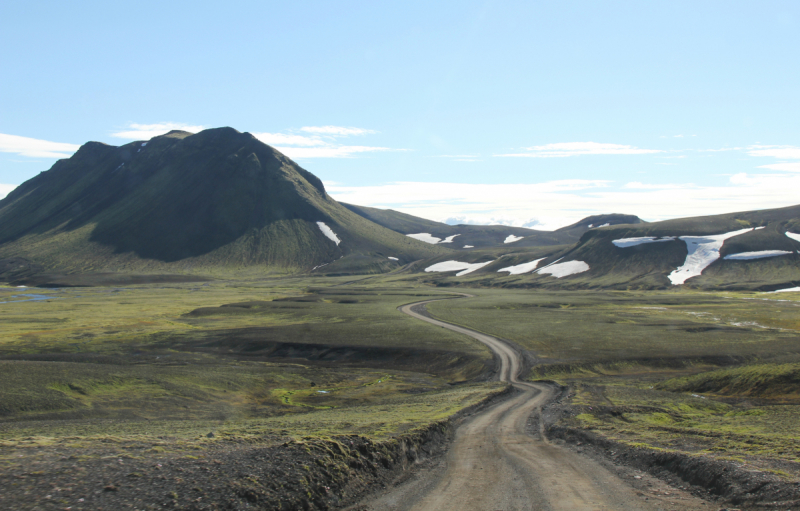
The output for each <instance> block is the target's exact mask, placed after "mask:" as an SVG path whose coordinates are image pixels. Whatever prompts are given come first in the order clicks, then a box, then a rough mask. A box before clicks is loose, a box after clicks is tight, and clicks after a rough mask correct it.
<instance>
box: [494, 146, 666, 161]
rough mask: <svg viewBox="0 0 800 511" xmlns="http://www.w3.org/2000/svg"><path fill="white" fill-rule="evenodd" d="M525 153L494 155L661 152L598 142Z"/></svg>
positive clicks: (559, 155) (526, 155)
mask: <svg viewBox="0 0 800 511" xmlns="http://www.w3.org/2000/svg"><path fill="white" fill-rule="evenodd" d="M525 150H526V151H528V152H525V153H509V154H496V155H495V156H500V157H523V158H566V157H569V156H582V155H609V154H652V153H661V152H663V151H660V150H657V149H639V148H638V147H633V146H630V145H620V144H601V143H598V142H561V143H557V144H546V145H539V146H533V147H528V148H526V149H525Z"/></svg>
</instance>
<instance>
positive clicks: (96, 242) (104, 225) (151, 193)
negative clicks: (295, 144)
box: [0, 128, 442, 272]
mask: <svg viewBox="0 0 800 511" xmlns="http://www.w3.org/2000/svg"><path fill="white" fill-rule="evenodd" d="M318 222H321V223H323V224H325V225H327V226H328V227H329V228H330V229H332V230H333V232H334V233H336V234H337V235H338V236H339V238H340V241H341V243H334V242H333V241H332V240H331V239H330V238H329V237H328V236H327V235H326V234H325V233H324V232H323V230H322V228H321V226H319V225H318ZM441 250H442V249H441V248H439V247H432V246H429V245H426V244H424V243H421V242H418V241H416V240H412V239H409V238H407V237H402V236H401V235H399V234H397V233H394V232H393V231H390V230H388V229H384V228H382V227H380V226H378V225H376V224H373V223H371V222H368V221H366V220H365V219H363V218H362V217H360V216H358V215H355V214H353V213H351V212H350V211H349V210H347V209H346V208H344V207H342V206H340V205H339V204H338V203H337V202H336V201H335V200H333V199H331V198H330V196H328V195H327V193H326V192H325V188H324V185H323V184H322V181H321V180H320V179H319V178H317V177H316V176H314V175H313V174H312V173H310V172H308V171H307V170H305V169H303V168H302V167H300V166H299V165H297V164H296V163H294V162H293V161H292V160H290V159H289V158H287V157H286V156H285V155H283V154H282V153H280V152H279V151H277V150H275V149H274V148H272V147H270V146H268V145H266V144H264V143H262V142H260V141H259V140H258V139H257V138H255V137H254V136H253V135H251V134H249V133H240V132H238V131H236V130H234V129H233V128H214V129H210V130H204V131H201V132H200V133H197V134H189V133H186V132H178V131H173V132H170V133H168V134H166V135H162V136H159V137H154V138H153V139H151V140H149V141H146V142H143V141H136V142H131V143H128V144H125V145H122V146H111V145H107V144H103V143H99V142H88V143H86V144H84V145H82V146H81V147H80V148H79V149H78V151H77V152H76V153H75V154H74V155H73V156H72V157H71V158H68V159H64V160H59V161H58V162H56V164H54V165H53V166H52V167H51V169H49V170H48V171H45V172H43V173H41V174H39V175H38V176H36V177H34V178H32V179H31V180H29V181H27V182H25V183H23V184H22V185H20V186H19V187H18V188H17V189H15V190H14V191H12V192H11V193H10V194H9V195H8V196H7V197H6V198H5V199H3V200H0V258H9V257H24V258H26V259H30V260H32V261H34V262H35V263H37V264H41V265H42V266H44V267H45V269H54V268H60V269H65V270H69V271H100V270H103V271H109V270H110V271H130V270H142V271H158V270H164V269H169V268H172V269H173V270H182V271H194V270H196V269H198V268H203V267H217V266H226V267H231V268H235V267H252V266H263V267H269V268H271V269H277V270H285V271H301V270H310V269H312V268H313V267H316V266H319V265H323V264H328V265H334V263H336V262H337V261H338V260H339V259H346V258H348V257H355V256H362V258H363V256H366V257H367V259H369V262H368V264H366V265H363V264H362V267H363V268H362V269H363V270H364V271H367V272H370V271H371V272H376V271H388V270H391V269H392V268H393V267H394V266H396V265H397V264H400V263H402V262H408V261H410V260H416V259H419V258H422V257H426V256H431V255H435V254H437V253H439V252H441ZM388 257H396V258H397V259H398V261H397V262H394V261H392V260H390V259H388ZM345 263H346V261H345V262H342V263H339V266H340V267H345V266H347V265H346V264H345Z"/></svg>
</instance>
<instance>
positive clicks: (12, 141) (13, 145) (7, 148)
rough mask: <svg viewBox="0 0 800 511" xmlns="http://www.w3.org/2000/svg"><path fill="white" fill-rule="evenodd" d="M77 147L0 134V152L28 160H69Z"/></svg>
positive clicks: (75, 145)
mask: <svg viewBox="0 0 800 511" xmlns="http://www.w3.org/2000/svg"><path fill="white" fill-rule="evenodd" d="M79 147H80V146H79V145H77V144H65V143H63V142H50V141H49V140H39V139H36V138H28V137H20V136H17V135H5V134H3V133H0V152H4V153H14V154H18V155H20V156H27V157H29V158H69V157H70V156H72V154H73V153H74V152H75V151H77V150H78V148H79Z"/></svg>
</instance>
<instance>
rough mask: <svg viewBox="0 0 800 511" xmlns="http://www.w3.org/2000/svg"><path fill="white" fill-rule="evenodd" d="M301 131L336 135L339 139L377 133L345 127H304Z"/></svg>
mask: <svg viewBox="0 0 800 511" xmlns="http://www.w3.org/2000/svg"><path fill="white" fill-rule="evenodd" d="M300 131H304V132H306V133H316V134H318V135H334V136H338V137H348V136H351V135H373V134H375V133H377V131H375V130H367V129H364V128H347V127H344V126H304V127H302V128H300Z"/></svg>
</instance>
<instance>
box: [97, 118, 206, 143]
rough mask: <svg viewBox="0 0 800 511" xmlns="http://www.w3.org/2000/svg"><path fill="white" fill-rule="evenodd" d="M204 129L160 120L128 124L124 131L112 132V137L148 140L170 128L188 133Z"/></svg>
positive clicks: (168, 130)
mask: <svg viewBox="0 0 800 511" xmlns="http://www.w3.org/2000/svg"><path fill="white" fill-rule="evenodd" d="M204 129H206V127H205V126H197V125H192V124H180V123H174V122H160V123H157V124H136V123H131V124H128V129H127V130H126V131H118V132H116V133H112V134H111V136H112V137H114V138H123V139H126V140H150V139H151V138H153V137H157V136H159V135H164V134H165V133H169V132H170V131H172V130H180V131H188V132H189V133H197V132H198V131H203V130H204Z"/></svg>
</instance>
